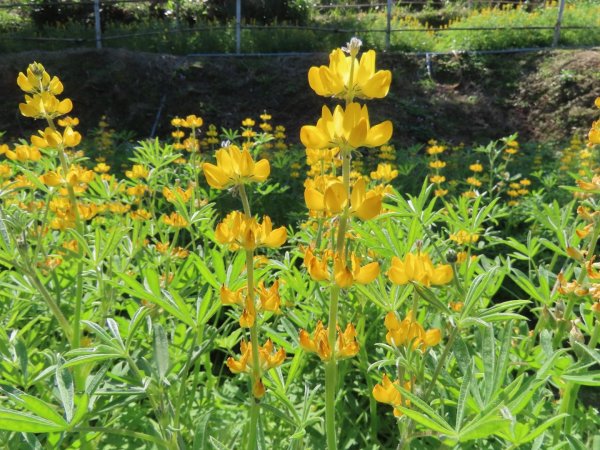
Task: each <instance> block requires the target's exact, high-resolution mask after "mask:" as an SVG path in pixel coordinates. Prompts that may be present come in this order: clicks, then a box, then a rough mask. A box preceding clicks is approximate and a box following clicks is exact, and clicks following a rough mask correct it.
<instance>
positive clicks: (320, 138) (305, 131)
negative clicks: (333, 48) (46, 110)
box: [19, 105, 329, 148]
mask: <svg viewBox="0 0 600 450" xmlns="http://www.w3.org/2000/svg"><path fill="white" fill-rule="evenodd" d="M19 106H20V105H19ZM23 115H26V114H25V113H23ZM300 141H302V144H303V145H304V146H305V147H309V148H324V147H327V144H328V143H329V137H328V136H327V135H326V134H324V133H323V132H322V131H321V130H320V129H319V128H317V127H315V126H313V125H305V126H303V127H302V128H301V129H300Z"/></svg>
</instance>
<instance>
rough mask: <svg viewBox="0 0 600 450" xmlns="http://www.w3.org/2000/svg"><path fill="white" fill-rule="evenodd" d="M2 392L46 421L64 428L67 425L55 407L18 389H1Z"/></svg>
mask: <svg viewBox="0 0 600 450" xmlns="http://www.w3.org/2000/svg"><path fill="white" fill-rule="evenodd" d="M0 392H2V393H4V394H5V395H6V396H7V397H8V398H10V399H11V400H12V401H13V402H14V403H15V404H17V405H19V406H21V407H23V408H26V409H27V410H28V411H30V412H32V413H33V414H36V415H37V416H39V417H40V418H42V419H46V420H48V421H50V422H52V423H54V424H56V425H57V426H61V427H64V426H66V425H67V422H66V421H65V419H64V418H63V417H62V416H61V415H60V414H58V413H57V412H56V411H55V410H54V405H51V404H50V403H46V402H45V401H43V400H41V399H39V398H36V397H33V396H31V395H29V394H26V393H24V392H21V391H19V390H18V389H10V390H9V389H5V388H2V387H0Z"/></svg>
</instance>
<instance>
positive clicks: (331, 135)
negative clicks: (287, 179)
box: [300, 103, 392, 149]
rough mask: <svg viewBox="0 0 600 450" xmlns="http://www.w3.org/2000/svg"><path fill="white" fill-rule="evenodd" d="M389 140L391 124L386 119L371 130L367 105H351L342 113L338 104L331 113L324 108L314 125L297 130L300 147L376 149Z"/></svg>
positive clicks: (342, 110)
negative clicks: (298, 131) (302, 145)
mask: <svg viewBox="0 0 600 450" xmlns="http://www.w3.org/2000/svg"><path fill="white" fill-rule="evenodd" d="M391 137H392V122H390V121H389V120H386V121H385V122H382V123H380V124H378V125H375V126H373V127H371V125H370V123H369V111H368V109H367V107H366V105H365V106H363V107H361V106H360V105H359V104H358V103H350V104H349V105H348V106H347V107H346V109H345V110H344V109H343V108H342V107H341V106H339V105H338V106H336V107H335V109H334V111H333V114H332V113H331V111H330V110H329V108H328V107H327V106H323V110H322V113H321V118H320V119H319V120H318V121H317V125H316V126H313V125H305V126H303V127H302V129H301V130H300V140H301V141H302V144H304V145H305V146H306V147H310V148H326V147H327V148H332V147H340V148H343V149H347V148H348V147H351V148H358V147H379V146H380V145H383V144H385V143H386V142H387V141H389V139H390V138H391Z"/></svg>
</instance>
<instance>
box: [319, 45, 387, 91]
mask: <svg viewBox="0 0 600 450" xmlns="http://www.w3.org/2000/svg"><path fill="white" fill-rule="evenodd" d="M353 62H354V68H353V69H352V71H351V67H352V63H353ZM351 80H352V81H351ZM391 82H392V73H391V72H390V71H389V70H379V71H377V72H375V52H374V51H373V50H369V51H368V52H365V53H363V54H362V55H361V58H360V61H359V60H358V59H357V58H356V57H355V56H354V55H350V56H346V55H345V54H344V52H343V50H342V49H339V48H338V49H335V50H333V51H332V52H331V53H330V54H329V66H320V67H311V68H310V70H309V71H308V83H309V84H310V87H311V88H312V89H313V90H314V91H315V92H316V93H317V95H322V96H325V97H338V98H347V97H357V98H365V99H369V98H383V97H385V96H386V95H387V93H388V91H389V89H390V83H391Z"/></svg>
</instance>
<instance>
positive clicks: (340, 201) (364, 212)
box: [304, 178, 382, 220]
mask: <svg viewBox="0 0 600 450" xmlns="http://www.w3.org/2000/svg"><path fill="white" fill-rule="evenodd" d="M304 200H305V201H306V206H307V207H308V209H310V210H311V211H317V212H327V213H328V214H339V213H341V212H342V211H343V210H344V208H345V207H346V206H347V204H348V193H347V192H346V189H345V187H344V183H342V182H341V181H339V180H337V179H335V180H333V181H331V182H329V184H328V185H327V187H326V189H325V192H324V193H321V192H319V191H318V190H317V189H315V188H310V187H309V188H307V189H305V190H304ZM381 202H382V195H381V194H379V193H377V192H375V191H369V192H367V191H366V183H365V180H364V179H363V178H359V179H358V180H357V181H356V182H355V183H354V186H353V187H352V193H351V195H350V214H352V215H354V216H356V217H358V218H360V219H362V220H369V219H372V218H374V217H376V216H378V215H379V213H380V212H381Z"/></svg>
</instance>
